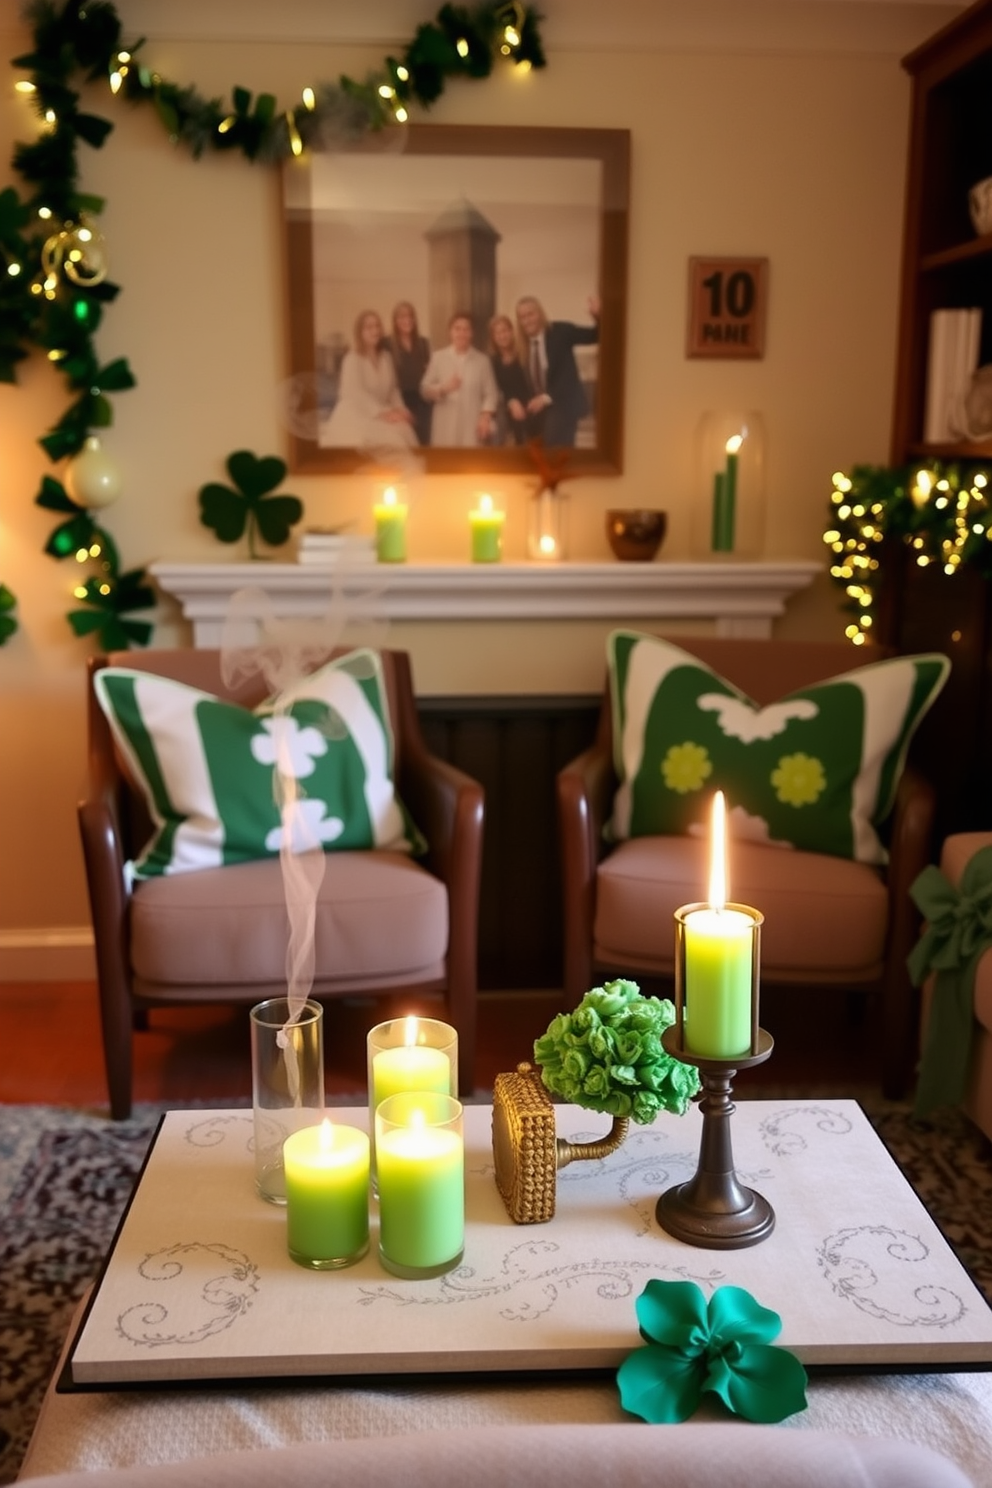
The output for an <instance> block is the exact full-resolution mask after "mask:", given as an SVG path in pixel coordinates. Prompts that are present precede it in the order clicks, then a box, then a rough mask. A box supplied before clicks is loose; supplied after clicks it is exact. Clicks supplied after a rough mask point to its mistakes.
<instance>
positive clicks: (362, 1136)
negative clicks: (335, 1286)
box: [283, 1119, 369, 1270]
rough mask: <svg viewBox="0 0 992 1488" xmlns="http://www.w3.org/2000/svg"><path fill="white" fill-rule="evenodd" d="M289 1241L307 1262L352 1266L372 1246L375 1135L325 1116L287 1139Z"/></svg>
mask: <svg viewBox="0 0 992 1488" xmlns="http://www.w3.org/2000/svg"><path fill="white" fill-rule="evenodd" d="M283 1161H284V1164H285V1170H286V1241H287V1245H288V1248H289V1253H290V1255H291V1256H292V1258H293V1260H294V1261H298V1262H299V1264H300V1265H301V1266H312V1267H314V1268H315V1269H317V1270H323V1269H325V1268H330V1267H334V1266H347V1265H349V1264H350V1263H351V1262H352V1261H357V1260H358V1259H359V1258H360V1257H361V1256H363V1255H364V1254H365V1252H366V1251H367V1250H368V1248H369V1139H368V1134H367V1133H366V1132H363V1131H359V1130H358V1129H357V1127H353V1126H338V1125H337V1124H336V1123H333V1124H332V1123H331V1122H330V1121H329V1120H326V1119H325V1120H324V1121H323V1122H322V1123H321V1125H320V1126H305V1127H303V1128H302V1130H300V1131H297V1132H293V1133H292V1135H291V1136H289V1137H287V1138H286V1141H285V1142H284V1143H283Z"/></svg>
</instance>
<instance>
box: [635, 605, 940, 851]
mask: <svg viewBox="0 0 992 1488" xmlns="http://www.w3.org/2000/svg"><path fill="white" fill-rule="evenodd" d="M607 660H608V664H609V679H610V689H611V702H612V714H613V740H614V743H613V749H614V766H615V769H616V773H617V777H618V779H619V781H620V786H619V789H618V791H617V794H616V797H615V799H614V803H613V813H612V818H611V821H610V823H609V826H608V832H609V835H610V836H611V838H613V839H614V840H620V839H623V838H627V837H644V836H657V835H662V836H679V835H683V834H686V833H696V832H702V831H706V830H708V824H709V816H710V805H711V802H712V798H713V793H714V791H716V790H722V791H723V792H724V793H725V795H726V798H727V810H728V825H729V828H730V831H731V832H732V833H733V834H734V835H736V836H739V837H745V838H749V839H751V840H754V841H757V842H763V843H768V844H770V845H774V846H780V847H793V848H799V849H801V850H803V851H806V852H820V853H829V854H831V855H833V856H835V857H841V858H853V859H855V860H857V861H859V862H863V863H876V864H882V863H884V862H885V861H886V851H885V848H884V845H883V843H882V841H881V838H880V837H879V834H878V830H877V829H878V827H879V826H880V825H881V824H882V823H883V822H884V820H885V818H886V817H887V816H888V814H889V812H890V811H891V810H892V806H893V803H894V801H895V794H896V787H897V786H898V783H899V777H900V775H901V774H902V771H903V768H904V766H905V762H906V752H907V750H908V748H909V743H910V740H911V738H912V736H913V733H914V731H915V729H916V728H917V726H918V724H919V723H920V720H921V719H922V718H923V717H924V715H925V714H926V712H927V709H928V708H929V707H930V705H931V704H932V702H933V701H934V699H935V698H936V697H937V695H938V693H939V692H940V690H941V688H942V687H943V685H944V683H945V681H946V679H947V675H948V672H949V671H950V662H949V661H948V659H947V658H946V657H945V656H940V655H925V656H897V657H892V658H890V659H887V660H884V661H878V662H870V663H868V664H867V665H866V666H861V667H855V668H853V669H852V670H851V671H850V672H845V673H843V674H842V675H841V676H837V677H831V678H830V679H829V680H827V681H825V682H819V683H816V684H815V685H813V686H810V687H805V688H802V689H801V690H800V691H798V692H795V693H792V694H791V695H790V696H789V697H786V698H782V699H781V700H780V701H779V702H776V703H772V704H771V705H770V706H768V707H765V708H761V707H759V706H758V704H756V703H754V702H753V701H752V700H751V699H750V698H748V697H747V696H745V694H744V693H742V692H740V691H739V690H738V689H737V688H736V687H734V685H733V684H732V683H731V682H728V681H727V680H726V679H725V678H723V677H720V676H718V675H717V673H716V672H714V671H713V670H712V669H711V668H710V667H708V666H706V665H705V664H704V663H703V662H701V661H699V660H698V659H697V658H696V657H695V656H692V655H691V654H690V653H689V652H687V651H683V650H682V649H681V647H679V646H675V645H672V644H671V643H670V642H669V641H664V640H661V639H660V638H658V637H657V636H647V635H638V634H636V633H634V632H630V631H616V632H614V634H613V635H611V636H610V638H609V641H608V643H607Z"/></svg>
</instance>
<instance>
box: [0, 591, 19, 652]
mask: <svg viewBox="0 0 992 1488" xmlns="http://www.w3.org/2000/svg"><path fill="white" fill-rule="evenodd" d="M16 607H17V600H16V598H15V597H14V595H13V594H12V593H11V591H10V590H9V589H8V588H7V585H6V584H0V646H5V645H6V644H7V642H8V641H9V640H10V638H11V636H12V635H13V634H14V631H15V630H16V629H17V620H16V619H15V617H14V614H13V611H14V610H15V609H16Z"/></svg>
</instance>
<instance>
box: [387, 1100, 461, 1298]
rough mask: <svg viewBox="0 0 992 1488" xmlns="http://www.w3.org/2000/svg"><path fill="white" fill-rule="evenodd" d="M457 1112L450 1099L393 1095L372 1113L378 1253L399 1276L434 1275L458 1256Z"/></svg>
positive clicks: (458, 1162)
mask: <svg viewBox="0 0 992 1488" xmlns="http://www.w3.org/2000/svg"><path fill="white" fill-rule="evenodd" d="M461 1109H462V1108H461V1106H460V1105H459V1103H458V1101H456V1100H453V1099H452V1098H451V1097H450V1096H443V1097H442V1096H431V1095H424V1096H419V1097H418V1096H394V1097H393V1098H392V1099H391V1100H388V1101H386V1102H385V1103H384V1104H383V1105H381V1106H380V1107H379V1110H378V1112H377V1113H376V1163H377V1167H378V1174H379V1251H380V1255H381V1257H382V1260H383V1264H384V1265H385V1266H386V1267H387V1269H388V1270H391V1271H395V1272H398V1273H399V1274H400V1275H416V1274H418V1273H430V1272H433V1273H435V1274H436V1273H438V1272H439V1271H443V1270H446V1269H448V1268H449V1267H450V1266H452V1265H455V1264H456V1263H457V1261H458V1260H459V1259H460V1258H461V1255H462V1252H463V1250H464V1246H465V1148H464V1141H463V1138H462V1133H461Z"/></svg>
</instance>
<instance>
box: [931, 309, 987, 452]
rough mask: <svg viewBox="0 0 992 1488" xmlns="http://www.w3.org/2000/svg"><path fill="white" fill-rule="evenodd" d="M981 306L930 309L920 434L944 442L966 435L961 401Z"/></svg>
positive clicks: (972, 364) (974, 361)
mask: <svg viewBox="0 0 992 1488" xmlns="http://www.w3.org/2000/svg"><path fill="white" fill-rule="evenodd" d="M981 333H982V312H981V310H976V309H968V310H934V311H933V313H932V314H931V316H930V348H929V355H928V359H927V390H926V410H925V420H924V425H923V438H924V440H925V441H926V443H927V444H948V443H951V442H953V441H954V440H956V439H960V438H967V420H966V418H965V414H964V401H965V397H966V396H967V393H968V389H969V388H970V386H971V379H972V377H973V376H974V373H975V369H976V368H977V366H978V353H979V342H980V340H981Z"/></svg>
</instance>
